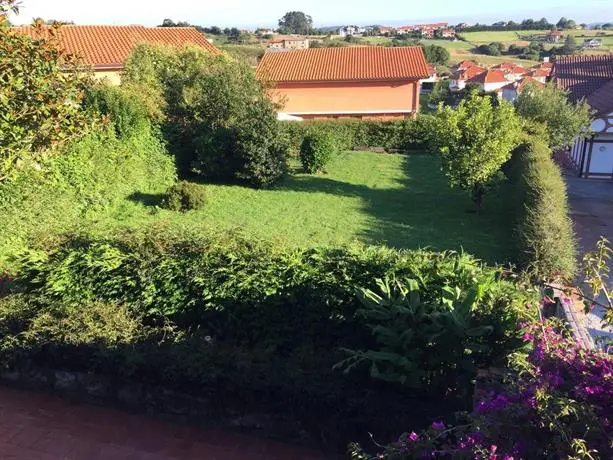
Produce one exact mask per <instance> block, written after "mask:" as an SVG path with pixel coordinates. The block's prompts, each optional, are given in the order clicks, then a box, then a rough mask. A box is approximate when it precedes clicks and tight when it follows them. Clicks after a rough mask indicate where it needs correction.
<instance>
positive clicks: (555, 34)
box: [545, 30, 563, 43]
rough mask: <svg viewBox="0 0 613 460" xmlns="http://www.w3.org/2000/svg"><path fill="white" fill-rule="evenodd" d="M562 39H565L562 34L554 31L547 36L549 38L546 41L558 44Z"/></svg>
mask: <svg viewBox="0 0 613 460" xmlns="http://www.w3.org/2000/svg"><path fill="white" fill-rule="evenodd" d="M562 37H563V34H562V32H558V31H555V30H554V31H552V32H549V33H548V34H547V36H546V37H545V40H547V41H548V42H549V43H558V42H559V41H560V40H562Z"/></svg>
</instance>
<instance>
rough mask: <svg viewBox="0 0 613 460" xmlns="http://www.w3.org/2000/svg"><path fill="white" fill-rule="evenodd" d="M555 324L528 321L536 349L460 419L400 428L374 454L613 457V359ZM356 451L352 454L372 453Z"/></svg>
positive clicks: (399, 459)
mask: <svg viewBox="0 0 613 460" xmlns="http://www.w3.org/2000/svg"><path fill="white" fill-rule="evenodd" d="M552 326H555V324H553V325H552V324H549V323H535V324H531V325H527V326H526V329H525V334H524V340H526V342H527V343H529V344H531V349H530V350H529V352H528V353H525V352H521V353H516V354H515V355H514V356H513V357H512V359H511V363H510V364H511V365H510V371H509V372H507V374H506V375H505V376H504V380H503V381H502V383H501V384H500V385H499V386H498V387H494V388H492V389H491V390H490V391H488V392H487V393H485V394H483V395H482V396H481V398H480V399H479V400H478V401H477V402H476V404H475V409H474V411H473V412H472V413H470V414H467V415H466V416H465V417H463V420H461V424H459V425H456V426H453V425H446V424H445V423H444V422H443V421H441V420H437V421H435V422H433V423H432V425H431V426H430V427H429V428H428V429H427V430H423V431H421V432H415V431H412V432H410V433H405V434H403V435H402V436H400V438H399V439H398V441H397V442H395V443H393V444H392V445H390V446H388V447H386V448H384V451H383V452H381V453H380V454H379V455H377V456H376V457H375V458H379V459H386V460H404V459H406V460H408V459H413V458H427V457H436V458H449V459H451V458H453V459H484V460H485V459H506V460H511V459H514V458H515V459H517V458H520V459H521V458H572V459H606V458H611V456H612V455H613V446H612V445H611V438H610V434H611V407H610V404H611V399H612V398H613V360H611V357H610V355H606V354H603V353H599V352H594V351H589V350H586V349H583V348H581V347H580V346H578V345H577V344H576V343H575V342H574V341H573V340H571V339H569V338H568V337H567V336H566V335H565V333H564V331H563V330H560V329H559V328H555V327H552ZM418 431H419V430H418ZM353 450H354V452H353V453H354V456H353V458H356V459H369V458H373V457H371V456H369V455H367V454H365V453H364V452H363V451H362V450H361V449H360V448H357V447H355V446H354V449H353Z"/></svg>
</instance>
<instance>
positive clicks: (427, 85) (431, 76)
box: [419, 64, 440, 94]
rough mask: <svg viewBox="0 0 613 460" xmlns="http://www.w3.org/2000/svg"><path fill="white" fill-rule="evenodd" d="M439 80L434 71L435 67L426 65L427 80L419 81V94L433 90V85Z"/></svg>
mask: <svg viewBox="0 0 613 460" xmlns="http://www.w3.org/2000/svg"><path fill="white" fill-rule="evenodd" d="M439 80H440V77H439V76H438V73H437V71H436V67H434V66H433V65H431V64H428V78H422V79H421V80H419V83H420V84H421V93H422V94H425V93H429V92H430V91H432V89H433V88H434V84H435V83H436V82H437V81H439Z"/></svg>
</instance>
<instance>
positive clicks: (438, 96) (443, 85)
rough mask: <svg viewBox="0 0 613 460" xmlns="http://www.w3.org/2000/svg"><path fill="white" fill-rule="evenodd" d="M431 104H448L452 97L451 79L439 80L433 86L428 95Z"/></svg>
mask: <svg viewBox="0 0 613 460" xmlns="http://www.w3.org/2000/svg"><path fill="white" fill-rule="evenodd" d="M428 96H429V98H428V101H429V103H430V104H436V105H438V104H440V103H443V104H447V103H449V101H450V98H451V96H452V95H451V90H450V89H449V80H440V81H437V82H436V83H435V84H434V86H433V87H432V91H431V92H430V94H429V95H428Z"/></svg>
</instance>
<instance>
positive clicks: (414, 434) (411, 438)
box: [409, 431, 419, 442]
mask: <svg viewBox="0 0 613 460" xmlns="http://www.w3.org/2000/svg"><path fill="white" fill-rule="evenodd" d="M409 439H410V440H411V441H413V442H415V441H417V440H418V439H419V436H418V435H417V433H415V432H414V431H411V434H410V435H409Z"/></svg>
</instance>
